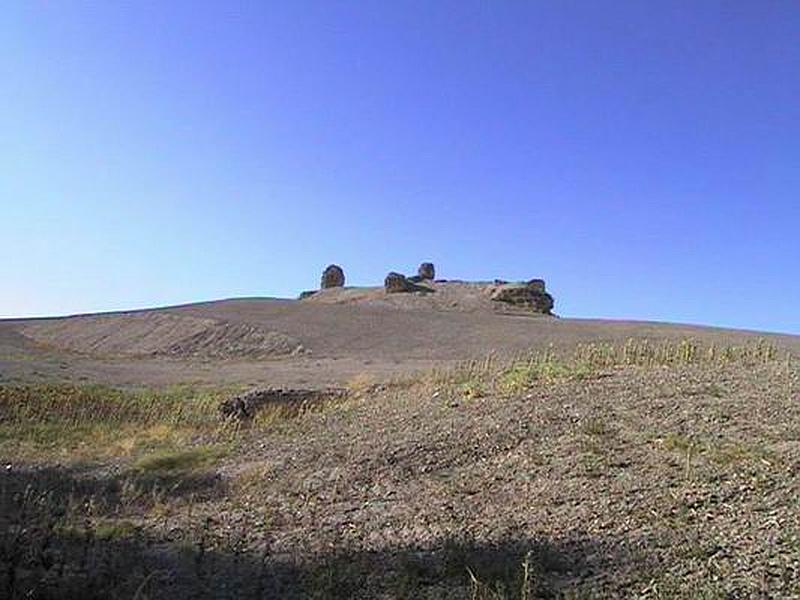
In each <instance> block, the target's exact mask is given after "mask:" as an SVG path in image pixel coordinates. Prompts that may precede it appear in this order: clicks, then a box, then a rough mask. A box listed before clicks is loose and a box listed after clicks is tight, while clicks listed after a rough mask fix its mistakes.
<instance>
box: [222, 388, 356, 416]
mask: <svg viewBox="0 0 800 600" xmlns="http://www.w3.org/2000/svg"><path fill="white" fill-rule="evenodd" d="M346 395H347V390H344V389H339V388H332V389H325V390H303V389H282V388H264V389H255V390H250V391H249V392H245V393H244V394H239V395H237V396H233V397H232V398H228V399H227V400H224V401H223V402H221V403H220V405H219V412H220V415H221V416H222V418H224V419H238V420H241V421H247V420H250V419H252V418H253V417H254V416H255V415H256V413H257V412H258V411H259V410H260V409H262V408H264V407H266V406H280V407H281V408H283V409H285V410H287V411H288V412H290V413H300V412H302V411H304V410H306V409H307V408H309V407H311V406H314V405H317V404H319V403H321V402H324V401H327V400H334V399H337V398H344V397H345V396H346Z"/></svg>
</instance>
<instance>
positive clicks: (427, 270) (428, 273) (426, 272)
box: [417, 262, 436, 280]
mask: <svg viewBox="0 0 800 600" xmlns="http://www.w3.org/2000/svg"><path fill="white" fill-rule="evenodd" d="M417 276H419V278H420V279H423V280H424V279H430V280H433V279H435V278H436V269H434V267H433V263H429V262H424V263H422V264H421V265H420V266H419V269H417Z"/></svg>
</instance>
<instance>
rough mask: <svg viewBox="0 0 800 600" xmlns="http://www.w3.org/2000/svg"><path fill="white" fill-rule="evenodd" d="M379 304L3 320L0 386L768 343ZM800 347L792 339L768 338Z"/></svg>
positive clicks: (398, 368) (322, 375) (426, 303)
mask: <svg viewBox="0 0 800 600" xmlns="http://www.w3.org/2000/svg"><path fill="white" fill-rule="evenodd" d="M434 287H436V288H437V291H436V292H435V293H433V294H426V295H423V296H420V295H416V294H393V295H387V294H385V293H384V292H383V290H382V288H340V289H330V290H322V291H320V292H318V293H317V294H315V295H314V296H312V297H310V298H308V299H306V300H302V301H298V300H279V299H235V300H223V301H216V302H206V303H198V304H191V305H185V306H178V307H170V308H163V309H155V310H146V311H131V312H121V313H108V314H102V315H86V316H77V317H64V318H57V319H29V320H4V321H0V382H3V381H5V382H36V381H40V382H52V381H62V382H92V383H105V384H110V385H127V386H136V385H157V386H164V385H171V384H179V383H193V384H200V385H211V386H216V385H220V384H225V385H231V384H246V385H279V386H305V387H326V386H330V385H342V384H345V383H347V382H348V381H350V380H351V379H353V378H355V377H363V376H370V377H373V378H375V379H376V380H384V379H387V378H389V377H391V376H392V375H395V374H401V373H410V372H414V371H417V370H419V369H425V368H430V367H433V366H444V365H452V364H454V363H455V362H457V361H460V360H466V359H470V358H479V357H483V356H486V355H487V354H488V353H498V354H500V355H505V356H510V355H513V354H514V353H517V352H524V351H528V350H530V349H544V348H548V347H553V348H556V349H561V350H565V351H570V350H571V349H573V348H574V347H575V346H576V345H578V344H581V343H592V342H609V343H617V342H622V341H624V340H626V339H629V338H635V339H672V340H679V339H685V338H692V339H696V340H697V341H701V342H706V343H717V344H742V343H745V342H746V341H748V340H751V341H752V340H754V339H757V338H759V337H765V334H759V333H753V332H742V331H732V330H725V329H715V328H709V327H697V326H687V325H671V324H662V323H646V322H635V321H602V320H588V319H563V318H555V317H549V316H543V315H537V314H531V313H528V312H525V311H520V310H514V309H513V308H510V307H506V306H499V307H498V305H497V303H492V302H491V301H490V300H487V294H486V292H485V287H486V286H483V285H476V284H465V283H460V282H448V283H439V284H436V285H435V286H434ZM766 337H768V338H769V339H770V340H772V341H774V343H776V344H777V345H779V346H781V347H785V348H787V349H793V350H798V349H800V338H798V337H795V336H780V335H766Z"/></svg>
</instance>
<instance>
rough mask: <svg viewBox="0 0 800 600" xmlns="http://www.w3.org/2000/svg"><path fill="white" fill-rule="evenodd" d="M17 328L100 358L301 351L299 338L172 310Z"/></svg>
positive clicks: (55, 345)
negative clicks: (173, 312) (174, 312)
mask: <svg viewBox="0 0 800 600" xmlns="http://www.w3.org/2000/svg"><path fill="white" fill-rule="evenodd" d="M17 330H18V331H19V332H20V333H21V334H23V335H25V336H27V337H29V338H31V339H32V340H34V341H36V342H39V343H40V344H44V345H47V346H50V347H53V348H57V349H62V350H69V351H73V352H79V353H84V354H92V355H97V356H129V357H135V356H175V357H184V356H205V357H217V358H227V357H233V356H247V357H251V358H263V357H269V356H285V355H288V354H292V353H293V352H295V353H297V351H298V350H299V349H301V348H300V344H299V342H297V340H294V339H292V338H291V337H289V336H287V335H285V334H281V333H276V332H274V331H269V330H267V329H264V328H263V327H260V326H258V325H253V324H248V323H227V322H224V321H219V320H216V319H211V318H197V317H190V316H185V315H176V314H171V313H167V312H143V313H129V314H124V315H97V316H85V317H74V318H71V319H59V320H53V321H34V322H27V323H23V324H22V325H20V326H19V327H18V329H17Z"/></svg>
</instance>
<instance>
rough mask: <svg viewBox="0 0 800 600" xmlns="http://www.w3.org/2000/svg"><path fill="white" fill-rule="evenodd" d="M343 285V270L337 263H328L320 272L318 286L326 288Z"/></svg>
mask: <svg viewBox="0 0 800 600" xmlns="http://www.w3.org/2000/svg"><path fill="white" fill-rule="evenodd" d="M342 286H344V271H343V270H342V267H340V266H339V265H328V266H327V267H326V269H325V270H324V271H323V272H322V280H321V281H320V284H319V287H321V288H322V289H323V290H324V289H326V288H333V287H342Z"/></svg>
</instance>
